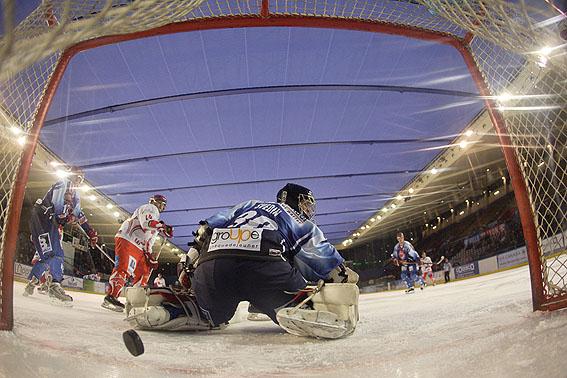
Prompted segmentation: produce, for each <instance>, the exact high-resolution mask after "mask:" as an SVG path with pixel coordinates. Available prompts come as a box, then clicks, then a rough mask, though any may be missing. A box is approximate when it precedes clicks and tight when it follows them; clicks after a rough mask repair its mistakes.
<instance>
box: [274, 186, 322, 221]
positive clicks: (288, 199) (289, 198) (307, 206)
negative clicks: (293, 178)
mask: <svg viewBox="0 0 567 378" xmlns="http://www.w3.org/2000/svg"><path fill="white" fill-rule="evenodd" d="M277 200H278V203H285V204H287V205H288V206H289V207H291V208H292V209H294V210H295V211H297V212H298V213H299V214H301V215H303V216H304V217H306V218H307V219H313V216H314V215H315V207H316V201H315V197H314V196H313V192H311V190H310V189H307V188H306V187H304V186H301V185H297V184H292V183H287V184H286V185H285V186H284V187H283V188H281V189H280V190H279V191H278V195H277Z"/></svg>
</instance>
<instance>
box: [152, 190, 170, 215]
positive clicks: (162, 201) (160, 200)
mask: <svg viewBox="0 0 567 378" xmlns="http://www.w3.org/2000/svg"><path fill="white" fill-rule="evenodd" d="M150 204H152V205H155V206H156V207H157V208H158V210H159V212H160V213H161V212H162V211H164V210H165V207H166V206H167V198H165V196H162V195H161V194H154V195H153V196H152V197H150Z"/></svg>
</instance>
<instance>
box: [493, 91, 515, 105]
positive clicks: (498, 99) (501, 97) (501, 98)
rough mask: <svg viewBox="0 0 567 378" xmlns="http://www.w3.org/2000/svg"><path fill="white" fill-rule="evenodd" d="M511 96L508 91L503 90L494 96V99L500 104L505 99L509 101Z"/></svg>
mask: <svg viewBox="0 0 567 378" xmlns="http://www.w3.org/2000/svg"><path fill="white" fill-rule="evenodd" d="M512 98H513V96H512V95H511V94H510V93H508V92H504V93H502V94H501V95H499V96H496V100H497V101H498V102H499V103H501V104H502V103H504V102H506V101H510V100H511V99H512Z"/></svg>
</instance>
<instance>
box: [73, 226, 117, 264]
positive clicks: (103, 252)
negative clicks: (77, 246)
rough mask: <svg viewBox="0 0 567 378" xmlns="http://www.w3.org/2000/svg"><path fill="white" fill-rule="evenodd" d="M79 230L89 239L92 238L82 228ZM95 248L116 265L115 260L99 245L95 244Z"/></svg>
mask: <svg viewBox="0 0 567 378" xmlns="http://www.w3.org/2000/svg"><path fill="white" fill-rule="evenodd" d="M78 229H79V230H81V232H82V233H83V234H84V235H85V236H86V237H87V238H90V236H89V234H87V232H86V231H85V230H84V229H83V228H82V227H81V226H79V227H78ZM95 247H96V248H97V249H98V250H99V251H100V253H102V254H103V255H104V256H105V257H106V258H107V259H109V260H110V262H111V263H113V264H114V259H113V258H112V257H110V256H109V255H108V254H107V253H106V252H105V251H104V250H103V249H102V247H101V246H99V245H98V244H96V243H95Z"/></svg>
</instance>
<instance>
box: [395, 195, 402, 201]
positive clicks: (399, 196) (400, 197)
mask: <svg viewBox="0 0 567 378" xmlns="http://www.w3.org/2000/svg"><path fill="white" fill-rule="evenodd" d="M396 199H397V200H398V201H401V200H402V199H404V197H402V195H401V194H398V195H397V196H396Z"/></svg>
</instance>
